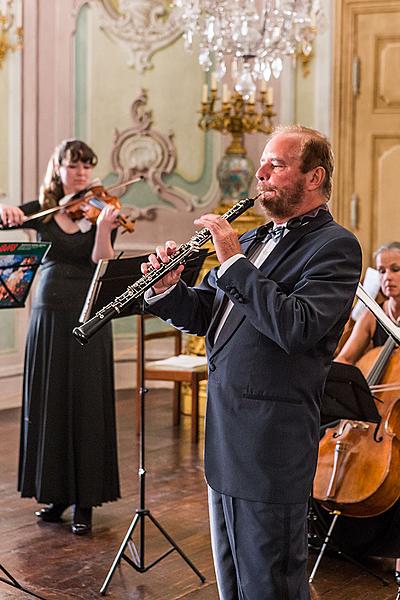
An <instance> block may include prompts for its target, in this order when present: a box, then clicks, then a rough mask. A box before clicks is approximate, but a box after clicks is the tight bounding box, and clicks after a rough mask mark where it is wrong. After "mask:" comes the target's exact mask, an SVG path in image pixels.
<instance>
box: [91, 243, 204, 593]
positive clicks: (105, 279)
mask: <svg viewBox="0 0 400 600" xmlns="http://www.w3.org/2000/svg"><path fill="white" fill-rule="evenodd" d="M206 255H207V250H200V251H199V252H198V254H197V255H196V257H195V258H194V259H189V260H188V261H187V263H186V265H185V270H184V271H183V273H182V279H183V280H184V281H185V282H186V283H187V284H188V285H190V286H191V285H194V283H195V282H196V279H197V277H198V274H199V272H200V269H201V266H202V264H203V262H204V259H205V257H206ZM146 261H147V256H137V257H133V258H120V259H117V260H107V261H101V262H100V263H99V265H98V267H97V270H96V273H95V275H94V277H93V280H92V284H91V286H90V288H89V292H88V294H87V300H86V302H85V305H84V308H83V311H82V314H81V318H80V320H81V322H85V321H87V320H88V319H90V318H91V317H93V316H94V315H95V313H96V311H98V310H100V309H101V308H102V307H103V306H106V305H107V304H108V303H109V302H111V301H112V300H113V299H114V298H115V297H116V296H118V295H120V294H121V293H123V292H124V291H125V290H126V289H127V287H128V285H131V284H133V283H134V282H135V281H137V280H138V279H139V278H140V277H141V276H142V273H141V270H140V266H141V264H142V263H143V262H146ZM134 314H138V315H140V317H141V319H142V320H143V318H144V310H143V307H142V306H141V304H140V303H134V304H130V305H129V306H127V307H126V309H125V310H123V311H121V313H120V314H119V315H118V317H125V316H129V315H134ZM143 330H144V328H143V323H142V327H141V331H142V335H143ZM141 348H142V356H141V369H140V381H137V382H136V385H137V386H139V392H140V393H139V396H140V428H139V469H138V475H139V508H137V509H136V511H135V516H134V518H133V520H132V522H131V524H130V525H129V528H128V530H127V532H126V534H125V537H124V539H123V542H122V544H121V546H120V548H119V550H118V552H117V554H116V555H115V558H114V561H113V563H112V565H111V568H110V570H109V572H108V574H107V576H106V578H105V580H104V583H103V585H102V587H101V589H100V593H101V594H102V595H103V596H104V595H105V594H106V593H107V588H108V586H109V584H110V582H111V579H112V577H113V575H114V572H115V570H116V568H117V567H118V565H119V563H120V562H121V559H124V560H125V561H126V562H127V563H128V564H129V565H130V566H131V567H133V568H134V569H135V570H136V571H138V572H139V573H145V572H147V571H149V570H150V569H151V568H152V567H154V566H155V565H156V564H157V563H159V562H160V561H161V560H163V559H164V558H166V557H167V556H168V555H169V554H171V553H172V552H174V551H175V550H176V551H177V552H178V554H180V556H181V557H182V558H183V560H184V561H185V562H186V563H187V564H188V565H189V567H190V568H191V569H192V570H193V571H194V572H195V573H196V575H197V576H198V577H199V579H200V581H201V583H204V581H205V577H204V576H203V575H202V574H201V573H200V571H199V570H198V569H197V568H196V567H195V565H194V564H193V563H192V561H191V560H190V559H189V558H188V556H186V554H185V553H184V552H183V551H182V550H181V548H180V547H179V546H178V545H177V543H176V542H175V541H174V540H173V539H172V537H171V536H170V535H169V534H168V533H167V531H166V530H165V529H164V528H163V527H162V526H161V524H160V523H159V522H158V521H157V519H155V517H153V515H152V514H151V512H150V510H149V509H147V508H146V502H145V491H146V490H145V476H146V469H145V395H146V393H147V391H148V390H147V389H146V387H145V380H144V356H143V353H144V343H143V340H142V343H141ZM146 517H148V518H149V519H150V521H151V522H152V523H153V525H154V526H155V527H156V528H157V529H158V530H159V531H160V532H161V534H162V535H163V536H164V537H165V538H166V539H167V541H168V542H169V543H170V545H171V547H170V548H169V549H168V550H167V551H166V552H164V554H162V555H161V556H159V557H158V558H157V559H155V560H153V561H152V562H151V563H150V564H148V565H146V564H145V519H146ZM138 524H139V526H140V530H139V548H138V549H137V548H136V546H135V544H134V542H133V540H132V539H131V538H132V535H133V533H134V530H135V528H136V526H137V525H138ZM127 546H128V547H129V550H130V552H131V557H129V556H127V555H126V554H125V548H126V547H127Z"/></svg>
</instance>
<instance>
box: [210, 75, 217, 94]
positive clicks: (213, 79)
mask: <svg viewBox="0 0 400 600" xmlns="http://www.w3.org/2000/svg"><path fill="white" fill-rule="evenodd" d="M211 89H212V90H216V89H217V74H216V73H215V72H214V71H213V72H212V73H211Z"/></svg>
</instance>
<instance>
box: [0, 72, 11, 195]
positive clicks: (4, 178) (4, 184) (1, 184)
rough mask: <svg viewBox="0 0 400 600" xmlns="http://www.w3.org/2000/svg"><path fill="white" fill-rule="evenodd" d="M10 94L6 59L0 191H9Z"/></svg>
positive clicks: (1, 80) (0, 85)
mask: <svg viewBox="0 0 400 600" xmlns="http://www.w3.org/2000/svg"><path fill="white" fill-rule="evenodd" d="M8 94H9V86H8V62H7V61H5V63H4V65H3V68H2V69H0V132H1V135H0V193H1V192H5V193H7V192H8V110H9V102H8ZM0 201H1V200H0Z"/></svg>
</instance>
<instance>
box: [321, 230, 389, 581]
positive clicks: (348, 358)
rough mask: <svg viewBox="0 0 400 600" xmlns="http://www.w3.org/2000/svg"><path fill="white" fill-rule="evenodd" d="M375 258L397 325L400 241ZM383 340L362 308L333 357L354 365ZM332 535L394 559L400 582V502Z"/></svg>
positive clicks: (344, 523) (343, 524)
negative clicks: (346, 338) (381, 512)
mask: <svg viewBox="0 0 400 600" xmlns="http://www.w3.org/2000/svg"><path fill="white" fill-rule="evenodd" d="M374 257H375V260H376V269H377V271H378V273H379V277H380V286H381V291H382V293H383V294H384V296H385V300H384V302H383V305H382V308H383V310H384V312H385V313H386V315H387V316H388V317H389V318H390V319H391V320H392V321H393V322H394V323H396V324H397V323H398V322H400V242H391V243H389V244H386V245H383V246H381V247H380V248H378V250H377V251H376V252H375V254H374ZM386 339H387V333H386V332H385V331H384V329H383V328H382V326H381V325H380V324H379V323H378V322H377V321H376V319H375V317H374V315H373V314H372V313H371V312H370V311H369V310H364V312H363V313H362V315H361V316H360V317H359V319H358V320H357V322H356V324H355V325H354V328H353V330H352V332H351V335H350V337H349V338H348V340H347V341H346V343H345V344H344V346H343V347H342V349H341V350H340V352H339V354H338V355H337V357H336V359H335V360H336V361H338V362H342V363H345V364H350V365H355V364H356V363H357V361H358V360H359V359H360V358H361V357H362V356H363V355H364V354H365V352H366V351H367V350H369V349H370V348H371V346H372V347H376V346H383V344H384V343H385V341H386ZM399 396H400V392H399ZM317 506H318V505H317ZM318 514H319V516H320V517H321V518H322V519H323V520H325V519H327V518H328V513H327V512H326V511H325V510H318ZM334 538H335V542H337V544H338V545H339V546H340V547H341V548H342V549H343V550H344V551H346V550H347V551H348V552H350V553H351V552H353V553H354V552H356V553H357V554H358V555H364V556H382V557H383V556H384V557H391V558H396V567H395V578H396V582H397V584H398V585H400V558H398V557H400V501H397V502H396V504H395V505H394V506H393V507H392V508H390V509H389V510H387V511H386V512H385V513H383V514H381V515H379V516H376V517H369V518H368V517H367V518H362V519H360V518H353V517H344V516H341V518H340V519H339V520H338V522H337V525H336V527H335V534H334Z"/></svg>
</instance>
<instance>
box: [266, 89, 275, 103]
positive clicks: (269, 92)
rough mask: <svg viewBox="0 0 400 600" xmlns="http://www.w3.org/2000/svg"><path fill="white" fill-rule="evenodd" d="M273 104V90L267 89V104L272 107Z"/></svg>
mask: <svg viewBox="0 0 400 600" xmlns="http://www.w3.org/2000/svg"><path fill="white" fill-rule="evenodd" d="M273 103H274V90H273V88H272V87H269V88H268V89H267V104H268V105H269V106H272V105H273Z"/></svg>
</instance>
